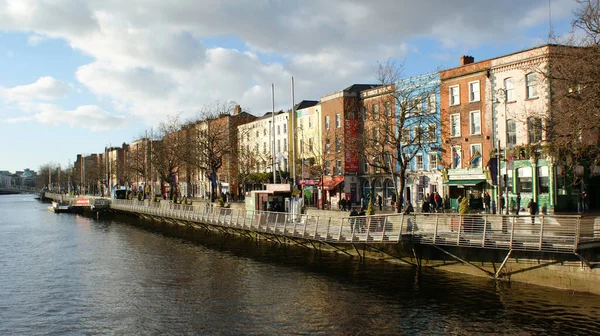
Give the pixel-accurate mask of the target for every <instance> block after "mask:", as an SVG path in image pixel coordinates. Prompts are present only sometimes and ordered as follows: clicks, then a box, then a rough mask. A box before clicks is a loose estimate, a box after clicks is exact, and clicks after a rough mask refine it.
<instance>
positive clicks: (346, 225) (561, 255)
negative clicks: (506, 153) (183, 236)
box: [46, 194, 600, 288]
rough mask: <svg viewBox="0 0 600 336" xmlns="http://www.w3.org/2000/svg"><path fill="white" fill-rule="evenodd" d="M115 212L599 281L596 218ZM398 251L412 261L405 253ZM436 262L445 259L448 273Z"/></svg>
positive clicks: (123, 204)
mask: <svg viewBox="0 0 600 336" xmlns="http://www.w3.org/2000/svg"><path fill="white" fill-rule="evenodd" d="M46 197H47V198H51V199H54V198H55V197H56V194H46ZM110 210H111V211H114V212H119V213H125V214H132V215H135V216H139V217H142V218H146V219H150V220H153V221H157V222H163V223H169V224H172V225H177V226H182V227H187V228H195V229H199V230H207V231H210V232H220V233H224V234H238V235H240V236H246V237H250V238H253V239H254V238H256V239H266V240H268V241H271V242H274V243H277V244H295V245H299V246H302V247H307V248H315V249H322V248H325V249H328V250H333V251H335V252H338V253H343V254H347V255H349V256H358V257H360V258H363V257H373V255H374V254H375V255H380V258H386V259H395V260H398V261H400V262H404V263H406V264H410V265H413V266H417V267H420V266H421V265H422V263H425V264H430V266H434V265H437V266H435V267H438V268H444V267H446V268H447V267H449V266H452V265H454V266H452V267H454V268H456V264H457V263H458V264H460V265H461V266H465V267H467V268H470V269H471V270H475V271H476V272H479V273H481V272H483V273H484V274H486V275H487V276H490V277H492V278H510V277H511V276H514V275H517V274H520V273H524V272H526V271H529V270H536V269H539V268H543V267H547V266H551V265H557V264H560V265H568V266H569V267H574V269H578V270H579V269H581V270H586V269H587V270H588V271H594V276H596V275H597V276H598V281H600V274H597V272H595V271H597V269H595V266H596V265H597V262H596V259H595V258H594V255H596V254H597V253H596V251H597V248H598V247H600V220H599V219H598V218H596V217H585V216H579V215H566V216H557V215H540V216H530V215H520V216H512V215H511V216H509V215H487V214H469V215H460V214H454V213H453V214H448V213H446V214H422V213H417V214H410V215H404V214H381V215H373V216H359V217H349V216H348V215H347V214H348V213H347V212H337V211H333V212H332V211H323V212H320V213H319V215H311V214H302V215H301V214H291V213H284V212H268V211H249V210H246V209H239V208H222V207H216V206H211V205H210V204H208V203H200V204H198V202H197V203H195V204H194V205H182V204H173V203H169V202H164V201H163V202H149V201H147V200H146V201H137V200H111V201H110ZM398 246H402V247H403V249H404V250H405V251H409V253H410V254H412V256H409V257H408V258H407V257H406V255H402V253H401V252H402V251H400V250H399V248H398ZM424 247H425V248H429V249H434V250H435V251H437V252H439V253H442V254H444V255H445V257H444V258H439V257H435V256H433V257H432V256H431V253H428V252H427V251H425V252H423V251H424V249H423V248H424ZM439 253H438V254H439ZM423 259H425V261H423ZM433 259H438V261H440V260H441V259H444V260H442V264H443V266H444V267H441V266H440V264H439V263H437V262H434V261H435V260H433ZM519 259H520V260H521V261H520V263H521V267H519V268H516V267H515V266H514V265H513V264H514V261H515V260H517V262H519ZM525 259H526V260H537V261H538V262H537V265H524V264H523V260H525ZM523 267H524V268H523ZM462 270H463V271H464V269H462ZM459 271H460V270H459ZM467 273H473V272H471V271H467ZM594 281H595V280H594ZM598 283H600V282H598ZM556 286H557V287H561V285H556ZM567 288H568V286H567Z"/></svg>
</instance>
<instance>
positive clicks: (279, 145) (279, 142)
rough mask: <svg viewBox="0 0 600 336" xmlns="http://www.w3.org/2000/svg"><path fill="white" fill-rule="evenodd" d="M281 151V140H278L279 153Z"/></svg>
mask: <svg viewBox="0 0 600 336" xmlns="http://www.w3.org/2000/svg"><path fill="white" fill-rule="evenodd" d="M280 152H281V140H277V153H280Z"/></svg>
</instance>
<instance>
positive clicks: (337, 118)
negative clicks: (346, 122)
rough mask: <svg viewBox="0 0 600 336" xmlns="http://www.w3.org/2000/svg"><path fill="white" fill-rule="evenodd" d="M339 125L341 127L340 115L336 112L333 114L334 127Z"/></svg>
mask: <svg viewBox="0 0 600 336" xmlns="http://www.w3.org/2000/svg"><path fill="white" fill-rule="evenodd" d="M340 127H342V115H341V114H339V113H338V114H336V115H335V128H340Z"/></svg>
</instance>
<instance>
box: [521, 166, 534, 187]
mask: <svg viewBox="0 0 600 336" xmlns="http://www.w3.org/2000/svg"><path fill="white" fill-rule="evenodd" d="M517 178H518V182H519V184H518V187H519V192H531V191H532V190H533V179H532V176H531V167H523V168H519V169H518V171H517Z"/></svg>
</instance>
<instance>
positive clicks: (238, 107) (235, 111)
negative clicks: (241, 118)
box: [233, 105, 242, 115]
mask: <svg viewBox="0 0 600 336" xmlns="http://www.w3.org/2000/svg"><path fill="white" fill-rule="evenodd" d="M240 113H242V108H241V107H240V105H235V107H234V108H233V115H238V114H240Z"/></svg>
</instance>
